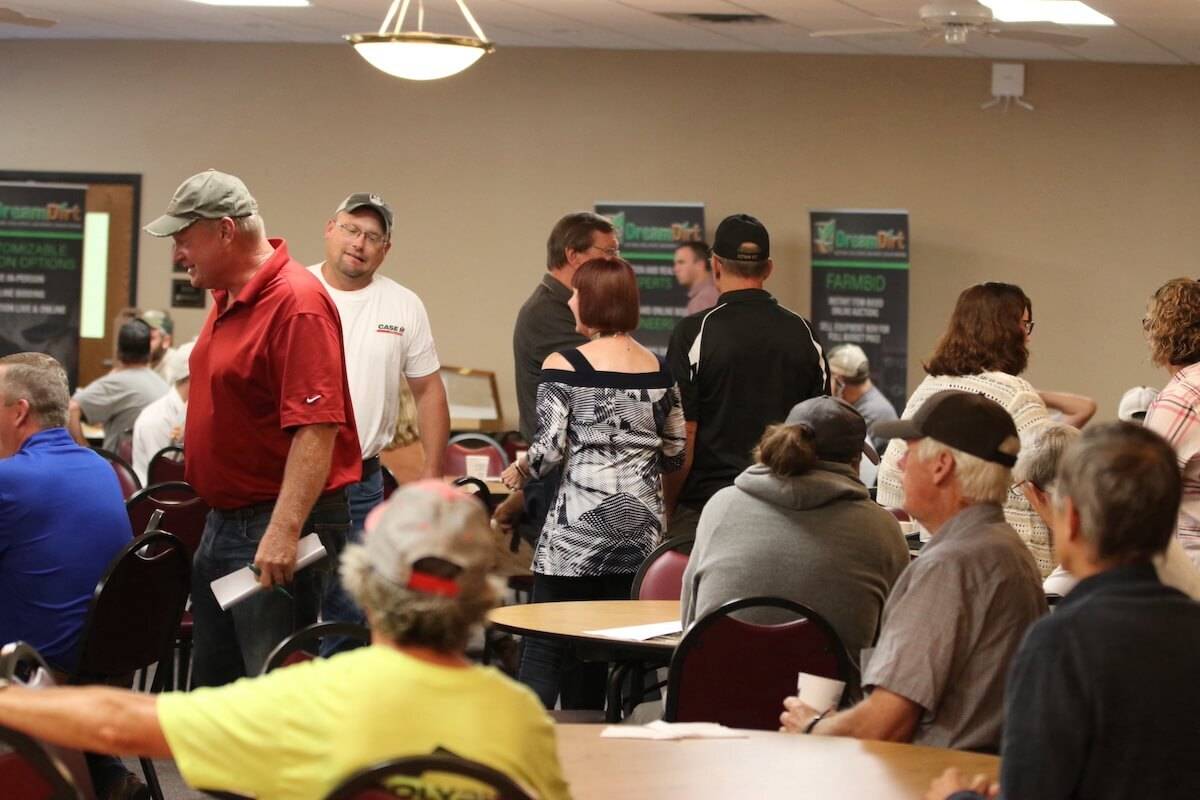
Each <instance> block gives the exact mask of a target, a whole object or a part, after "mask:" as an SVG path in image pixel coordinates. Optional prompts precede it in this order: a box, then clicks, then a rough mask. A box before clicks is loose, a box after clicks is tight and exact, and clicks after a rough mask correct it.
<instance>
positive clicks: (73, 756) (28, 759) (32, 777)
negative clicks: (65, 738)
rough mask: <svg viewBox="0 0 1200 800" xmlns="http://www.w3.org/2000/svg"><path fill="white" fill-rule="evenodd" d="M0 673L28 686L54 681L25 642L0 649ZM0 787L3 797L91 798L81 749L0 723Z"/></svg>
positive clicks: (43, 799)
mask: <svg viewBox="0 0 1200 800" xmlns="http://www.w3.org/2000/svg"><path fill="white" fill-rule="evenodd" d="M0 677H3V678H5V679H7V680H9V681H11V682H13V683H17V684H22V685H25V686H28V687H30V688H40V687H42V686H46V685H53V683H54V678H53V677H52V675H51V672H50V668H49V667H48V666H46V662H45V661H43V660H42V657H41V656H40V655H39V654H38V652H37V651H36V650H35V649H33V648H32V647H30V646H29V645H27V644H25V643H24V642H11V643H9V644H6V645H5V646H4V647H3V648H2V649H0ZM0 744H3V745H7V746H8V747H9V748H11V750H10V751H9V752H5V753H0V787H2V790H0V791H2V792H3V796H4V797H13V798H20V799H21V800H94V798H95V792H94V791H93V789H92V780H91V777H90V776H89V775H88V771H87V764H86V762H85V761H84V757H83V753H81V752H80V751H78V750H68V749H66V748H62V747H57V746H55V745H50V744H47V743H45V742H41V741H38V740H37V739H35V738H33V737H31V736H27V735H26V734H23V733H19V732H17V731H14V730H10V729H9V728H5V727H3V726H0Z"/></svg>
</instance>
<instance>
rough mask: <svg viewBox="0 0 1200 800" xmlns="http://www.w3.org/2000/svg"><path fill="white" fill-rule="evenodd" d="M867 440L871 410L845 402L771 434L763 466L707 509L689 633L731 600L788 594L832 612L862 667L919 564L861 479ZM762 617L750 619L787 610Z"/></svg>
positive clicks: (691, 590)
mask: <svg viewBox="0 0 1200 800" xmlns="http://www.w3.org/2000/svg"><path fill="white" fill-rule="evenodd" d="M866 436H867V429H866V423H865V422H864V420H863V418H862V415H861V414H859V413H858V412H857V411H856V410H855V409H854V407H853V406H851V405H849V404H848V403H846V402H844V401H842V400H839V399H837V398H834V397H814V398H812V399H809V400H805V401H804V402H802V403H799V404H797V405H796V406H795V407H794V408H792V410H791V412H790V413H789V414H788V416H787V419H786V420H785V421H784V422H783V424H780V425H773V426H771V427H770V428H768V429H767V431H766V433H764V434H763V437H762V440H761V441H760V442H759V446H758V449H757V451H756V453H755V458H756V461H757V462H758V463H756V464H754V465H753V466H751V467H750V468H748V469H747V470H745V471H744V472H742V474H740V475H739V476H738V477H737V478H736V479H735V480H734V484H733V486H729V487H726V488H725V489H722V490H720V491H719V492H717V493H716V494H715V495H713V498H712V499H711V500H710V501H709V502H708V503H707V504H706V505H705V507H704V513H703V514H702V516H701V517H700V524H699V527H698V528H697V531H696V543H695V546H694V547H693V549H692V555H691V558H690V560H689V561H688V566H687V571H686V572H684V576H683V597H682V598H681V600H682V615H683V616H682V619H683V624H684V627H685V628H686V627H687V626H688V625H690V624H691V623H692V622H694V621H696V620H698V619H700V618H701V617H703V616H704V615H705V614H707V613H709V612H710V611H713V610H715V609H717V608H719V607H720V606H721V605H723V604H724V603H727V602H729V601H730V600H736V599H738V598H742V597H752V596H761V595H769V596H773V597H783V598H786V599H788V600H794V601H796V602H798V603H803V604H804V605H806V606H808V607H809V608H811V609H812V610H813V611H816V612H817V613H818V614H820V615H821V616H822V617H824V618H825V619H826V620H827V621H828V622H829V624H830V625H832V626H833V629H834V630H835V631H837V634H838V636H839V637H841V640H842V643H843V644H845V645H846V649H847V650H848V651H849V654H850V657H851V658H852V659H853V660H854V662H855V664H857V663H858V660H859V652H860V651H861V650H862V649H864V648H868V647H871V646H872V645H873V644H874V641H875V635H876V633H877V629H878V626H879V617H880V613H881V612H882V610H883V604H884V601H885V600H886V599H887V596H888V592H889V591H890V590H891V588H892V584H893V583H895V582H896V579H897V578H898V577H899V576H900V572H901V571H902V570H903V569H904V568H905V566H907V565H908V561H909V556H908V547H907V545H906V544H905V541H904V536H903V534H901V532H900V526H899V524H898V523H897V522H896V520H895V518H894V517H893V516H892V515H891V514H890V513H888V512H887V511H886V510H885V509H883V508H882V507H881V506H879V505H877V504H876V503H875V502H874V501H872V500H871V498H870V495H869V494H868V493H867V489H866V487H865V486H863V484H862V482H861V481H860V480H859V479H858V462H859V459H860V458H861V456H862V455H863V452H864V444H865V442H866ZM865 451H866V452H867V454H868V456H874V458H873V460H878V457H877V456H875V453H874V451H873V450H872V449H871V448H870V446H869V445H866V447H865ZM757 613H758V616H752V615H750V614H748V615H747V616H748V617H749V619H750V621H753V622H763V623H769V622H775V621H779V620H778V619H776V618H775V616H776V615H778V614H779V613H782V612H777V611H773V610H769V609H768V610H763V611H761V612H757Z"/></svg>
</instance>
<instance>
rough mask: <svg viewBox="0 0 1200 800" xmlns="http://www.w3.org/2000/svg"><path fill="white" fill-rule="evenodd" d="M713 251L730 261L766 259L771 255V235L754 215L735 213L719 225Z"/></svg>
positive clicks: (714, 238)
mask: <svg viewBox="0 0 1200 800" xmlns="http://www.w3.org/2000/svg"><path fill="white" fill-rule="evenodd" d="M712 251H713V252H714V253H716V254H717V255H718V256H720V257H721V258H727V259H729V260H730V261H766V260H767V259H768V258H770V257H771V237H770V235H769V234H768V233H767V229H766V227H765V226H764V225H763V224H762V223H761V222H759V221H758V220H757V219H755V218H754V217H752V216H750V215H749V214H734V215H733V216H731V217H726V218H725V219H723V220H721V224H720V225H718V226H717V233H716V235H715V236H714V237H713V246H712Z"/></svg>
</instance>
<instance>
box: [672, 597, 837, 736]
mask: <svg viewBox="0 0 1200 800" xmlns="http://www.w3.org/2000/svg"><path fill="white" fill-rule="evenodd" d="M760 608H777V609H781V610H782V611H784V612H787V613H789V614H790V615H792V616H794V617H795V618H794V619H792V620H790V621H788V622H783V623H779V624H771V625H758V624H754V623H750V622H744V621H742V620H739V619H737V618H736V617H734V616H732V615H733V614H734V613H736V612H739V611H745V610H747V609H760ZM800 672H808V673H811V674H813V675H820V676H823V677H826V678H833V679H836V680H840V681H845V682H846V692H845V693H844V694H843V701H845V700H847V699H848V698H849V697H850V696H851V695H852V694H854V693H855V692H856V691H857V685H858V683H857V681H858V676H857V674H856V670H855V669H854V666H853V664H852V662H851V661H850V657H849V655H848V654H847V652H846V648H845V646H844V645H843V644H842V641H841V639H840V638H838V635H837V633H836V632H835V631H834V630H833V627H832V626H831V625H830V624H829V623H828V622H826V621H825V619H824V618H823V617H821V615H819V614H817V613H816V612H815V611H813V610H812V609H810V608H808V607H806V606H803V605H801V604H800V603H795V602H792V601H791V600H784V599H783V598H780V597H748V598H743V599H741V600H734V601H732V602H729V603H726V604H725V605H723V606H721V607H720V608H718V609H716V610H715V611H712V612H711V613H709V614H706V615H705V616H704V617H703V618H701V619H700V620H699V621H697V622H696V624H694V625H693V626H692V627H691V628H689V629H688V631H687V632H686V633H685V634H684V636H683V639H682V640H681V641H680V643H679V647H678V648H676V650H675V654H674V655H673V656H672V658H671V667H670V669H669V670H668V674H667V703H666V708H665V710H664V712H663V719H664V720H666V721H667V722H717V723H720V724H722V725H726V726H728V727H730V728H751V729H757V730H770V731H774V730H778V729H779V714H780V713H781V712H782V711H783V699H784V698H785V697H790V696H791V695H794V694H795V693H796V675H797V674H798V673H800Z"/></svg>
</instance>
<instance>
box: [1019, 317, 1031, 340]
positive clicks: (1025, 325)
mask: <svg viewBox="0 0 1200 800" xmlns="http://www.w3.org/2000/svg"><path fill="white" fill-rule="evenodd" d="M1021 327H1023V328H1024V329H1025V335H1026V336H1032V335H1033V320H1029V322H1026V321H1025V320H1021Z"/></svg>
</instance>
